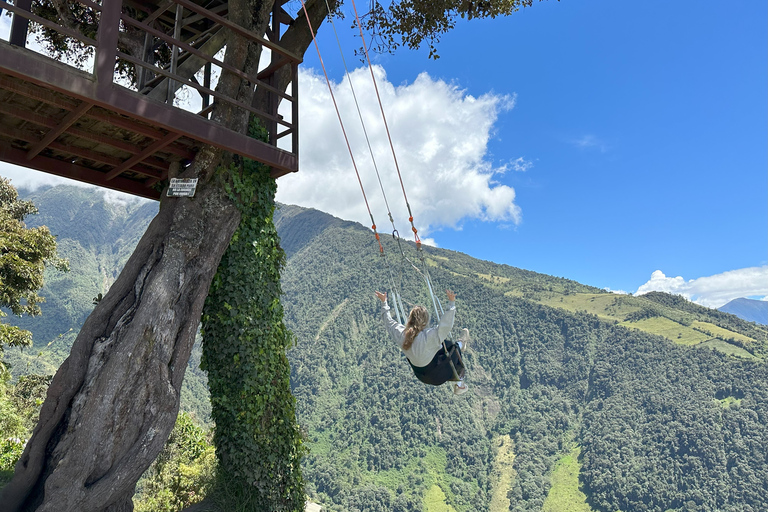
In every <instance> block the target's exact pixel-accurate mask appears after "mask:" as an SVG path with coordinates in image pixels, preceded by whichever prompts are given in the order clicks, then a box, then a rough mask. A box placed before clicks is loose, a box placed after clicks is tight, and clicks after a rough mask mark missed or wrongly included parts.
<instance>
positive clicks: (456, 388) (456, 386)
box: [453, 382, 469, 395]
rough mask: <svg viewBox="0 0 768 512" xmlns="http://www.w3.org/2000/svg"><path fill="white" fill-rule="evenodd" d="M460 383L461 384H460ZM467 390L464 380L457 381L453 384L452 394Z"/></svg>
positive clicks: (459, 393)
mask: <svg viewBox="0 0 768 512" xmlns="http://www.w3.org/2000/svg"><path fill="white" fill-rule="evenodd" d="M460 384H461V385H460ZM468 390H469V388H468V387H467V385H466V384H465V383H464V382H457V383H455V384H454V385H453V394H454V395H463V394H464V393H466V392H467V391H468Z"/></svg>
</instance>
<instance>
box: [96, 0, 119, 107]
mask: <svg viewBox="0 0 768 512" xmlns="http://www.w3.org/2000/svg"><path fill="white" fill-rule="evenodd" d="M122 11H123V1H122V0H110V1H109V2H103V3H102V6H101V20H100V22H99V34H98V37H97V43H98V47H97V48H96V82H97V83H98V88H97V92H96V94H97V95H98V96H103V95H107V94H108V93H109V90H110V88H111V87H112V80H113V79H114V76H115V59H116V58H117V36H118V33H119V31H120V13H122Z"/></svg>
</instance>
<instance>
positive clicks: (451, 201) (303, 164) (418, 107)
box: [278, 66, 531, 234]
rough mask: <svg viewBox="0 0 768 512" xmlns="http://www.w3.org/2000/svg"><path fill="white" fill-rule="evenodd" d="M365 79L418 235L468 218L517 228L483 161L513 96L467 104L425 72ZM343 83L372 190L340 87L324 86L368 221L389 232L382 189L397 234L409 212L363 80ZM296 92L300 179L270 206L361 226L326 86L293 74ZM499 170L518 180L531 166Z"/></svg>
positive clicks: (284, 185)
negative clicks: (400, 81) (404, 78)
mask: <svg viewBox="0 0 768 512" xmlns="http://www.w3.org/2000/svg"><path fill="white" fill-rule="evenodd" d="M374 72H375V74H376V79H377V82H378V86H379V92H380V94H381V99H382V103H383V105H384V111H385V113H386V116H387V124H388V126H389V129H390V133H391V136H392V143H393V145H394V148H395V151H396V155H397V163H398V167H399V169H400V171H401V173H402V177H403V184H404V185H405V191H406V194H407V197H408V203H409V204H410V206H411V211H412V213H413V216H414V222H415V224H416V227H417V228H418V229H419V233H425V234H426V233H430V232H432V231H434V230H436V229H439V228H441V227H460V226H461V223H462V222H463V221H465V220H468V219H479V220H482V221H490V222H511V223H514V224H518V223H519V222H520V221H521V211H520V208H519V207H518V205H517V204H515V190H514V189H513V188H512V187H510V186H508V185H504V184H502V183H499V179H500V177H501V176H502V175H503V173H504V172H505V171H506V170H507V167H508V166H506V165H501V164H499V165H497V164H495V163H494V162H492V161H491V160H490V158H489V156H488V143H489V141H490V139H491V138H492V137H493V127H494V123H495V122H496V120H497V118H498V116H499V114H500V113H502V112H504V111H508V110H509V109H511V108H513V106H514V102H515V97H514V95H498V94H491V93H488V94H484V95H482V96H480V97H474V96H470V95H468V94H466V92H465V91H462V90H461V89H459V88H458V87H457V86H456V85H455V84H449V83H446V82H444V81H442V80H436V79H433V78H431V77H430V76H429V75H428V74H426V73H422V74H421V75H419V76H418V77H417V78H416V80H415V81H413V82H412V83H408V84H404V85H400V86H395V85H393V84H392V83H391V82H389V81H387V77H386V73H385V71H384V69H383V68H381V67H380V66H374ZM351 79H352V83H353V84H354V87H355V93H356V95H357V98H358V102H359V105H360V111H361V115H362V117H363V120H364V121H365V125H366V130H367V132H368V137H369V140H370V143H371V149H372V153H373V157H374V159H375V162H376V166H377V167H378V170H379V173H380V176H381V187H380V185H379V182H378V180H377V178H376V173H375V170H374V165H373V160H372V158H371V152H369V150H368V145H367V144H366V141H365V138H364V135H363V130H362V128H361V124H360V119H359V116H358V113H357V110H356V108H355V103H354V99H353V97H352V94H351V92H350V89H349V84H348V83H347V81H346V79H345V80H344V81H342V82H341V83H333V84H332V87H333V90H334V95H335V97H336V102H337V103H338V105H339V109H340V111H341V116H342V119H343V121H344V126H345V129H346V131H347V136H348V137H349V141H350V146H351V147H352V151H353V154H354V158H355V162H356V164H357V168H358V170H359V172H360V176H361V180H362V183H363V186H364V188H365V193H366V195H367V198H368V202H369V204H370V206H371V211H372V213H373V215H374V220H376V222H377V223H378V225H379V226H380V227H381V226H386V227H389V221H388V219H387V208H386V205H385V203H384V199H383V195H382V191H381V188H383V189H384V193H385V194H386V197H387V201H388V203H389V206H390V209H391V211H392V213H393V215H394V218H395V222H396V227H397V228H398V230H399V231H400V232H409V231H410V223H409V222H408V209H407V207H406V204H405V200H404V196H403V192H402V190H401V184H400V181H399V180H398V176H397V171H396V168H395V163H394V158H393V156H392V151H391V149H390V144H389V140H388V137H387V133H386V131H385V128H384V124H383V122H382V118H381V113H380V110H379V106H378V103H377V101H376V92H375V90H374V87H373V84H372V82H371V77H370V73H369V71H368V69H367V68H360V69H357V70H355V71H353V72H352V73H351ZM300 87H301V94H300V97H301V102H302V103H301V109H300V111H301V114H300V116H301V117H300V125H301V147H300V162H299V172H298V173H297V174H292V175H289V176H284V177H282V178H280V180H279V183H278V200H279V201H281V202H283V203H289V204H298V205H300V206H307V207H313V208H317V209H319V210H322V211H325V212H328V213H331V214H333V215H336V216H338V217H341V218H344V219H349V220H355V221H358V222H362V223H363V224H365V225H370V223H371V219H370V216H369V215H368V212H367V210H366V208H365V202H364V200H363V196H362V193H361V190H360V185H359V184H358V180H357V177H356V175H355V171H354V168H353V165H352V162H351V159H350V155H349V152H348V150H347V146H346V144H345V142H344V137H343V135H342V131H341V128H340V126H339V122H338V119H337V117H336V112H335V111H334V109H333V104H332V102H331V98H330V94H329V93H328V86H327V85H326V83H325V79H324V78H323V77H322V75H317V74H316V73H314V72H313V71H312V70H309V71H307V72H304V73H303V74H302V75H301V79H300ZM515 164H516V165H517V168H516V167H515ZM508 165H509V166H510V167H511V168H514V169H515V170H521V171H522V170H526V169H528V168H530V166H531V163H530V162H528V161H526V160H524V159H522V158H520V159H518V160H517V161H515V162H513V163H512V164H511V165H510V164H508ZM390 229H391V227H390Z"/></svg>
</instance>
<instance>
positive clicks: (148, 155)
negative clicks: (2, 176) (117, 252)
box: [0, 0, 301, 199]
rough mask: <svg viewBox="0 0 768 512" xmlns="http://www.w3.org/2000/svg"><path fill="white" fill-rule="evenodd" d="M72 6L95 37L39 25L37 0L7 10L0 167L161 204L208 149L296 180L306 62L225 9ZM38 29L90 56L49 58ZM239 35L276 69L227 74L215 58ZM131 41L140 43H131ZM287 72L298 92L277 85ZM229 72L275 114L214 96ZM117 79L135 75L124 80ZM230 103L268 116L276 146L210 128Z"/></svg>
mask: <svg viewBox="0 0 768 512" xmlns="http://www.w3.org/2000/svg"><path fill="white" fill-rule="evenodd" d="M285 1H287V0H285ZM71 3H72V4H73V5H74V6H75V7H73V9H75V8H77V9H79V10H81V12H82V13H85V17H86V18H88V19H91V20H93V24H92V26H93V28H94V31H95V35H94V34H91V35H92V36H94V37H95V38H93V37H89V36H87V35H84V34H83V33H81V32H85V33H88V31H87V30H81V31H77V30H73V29H72V28H70V27H67V26H65V24H63V23H61V22H60V21H58V20H57V21H51V20H50V19H47V18H46V17H41V16H38V15H37V14H35V12H36V10H35V7H36V6H35V5H34V3H33V0H15V2H14V3H13V4H10V3H8V2H6V1H4V0H0V14H2V13H3V11H4V10H7V11H10V12H11V13H13V19H12V23H11V30H10V33H9V34H7V37H4V38H2V39H0V161H5V162H9V163H12V164H16V165H20V166H23V167H27V168H31V169H35V170H38V171H44V172H47V173H51V174H56V175H58V176H64V177H67V178H72V179H75V180H79V181H83V182H86V183H90V184H93V185H98V186H102V187H107V188H111V189H114V190H119V191H122V192H127V193H129V194H134V195H138V196H143V197H147V198H152V199H159V197H160V190H158V188H159V187H157V186H156V184H157V183H158V182H161V181H163V180H165V179H166V178H167V177H168V171H169V168H170V167H171V165H173V164H175V163H178V164H180V165H181V166H182V168H183V167H184V166H186V165H188V164H189V162H191V160H192V159H193V158H194V156H195V154H196V152H197V150H198V148H199V147H200V146H201V145H203V144H211V145H214V146H217V147H219V148H222V149H224V150H227V151H230V152H232V153H235V154H238V155H241V156H243V157H247V158H251V159H253V160H258V161H260V162H263V163H265V164H267V165H269V166H270V167H271V169H272V171H271V172H272V175H273V176H274V177H279V176H282V175H283V174H286V173H289V172H295V171H297V170H298V134H299V132H298V83H297V82H298V80H297V78H298V64H299V63H300V62H301V58H300V57H298V56H296V55H292V54H290V53H289V52H287V51H285V50H283V49H282V48H281V47H280V46H278V45H277V44H276V43H274V42H272V41H270V40H268V39H264V38H262V37H260V35H258V34H254V33H252V32H250V31H248V30H245V29H243V28H241V27H239V26H238V25H235V24H234V23H232V22H230V21H229V20H228V19H227V2H226V0H101V1H91V0H72V2H71ZM282 3H284V1H283V2H276V6H275V12H273V16H272V27H271V30H270V38H271V39H273V40H274V41H278V40H279V37H280V23H281V22H283V23H289V22H290V21H292V20H291V18H290V16H288V15H287V14H286V13H285V11H284V10H283V9H282V7H281V4H282ZM49 17H50V16H49ZM41 30H46V31H49V33H55V34H58V35H59V36H61V37H64V38H66V39H67V41H69V42H79V43H77V44H81V46H82V47H83V48H86V49H88V50H89V51H90V52H92V53H91V55H92V58H89V59H86V60H85V61H84V62H79V63H77V62H76V63H74V64H70V63H66V62H61V61H60V60H57V59H54V58H52V57H50V56H47V55H45V54H44V53H43V52H42V51H41V50H40V48H39V45H36V44H35V43H34V41H35V36H34V35H33V33H38V34H39V33H40V31H41ZM232 32H236V33H237V34H239V35H241V36H244V37H247V38H249V39H250V40H251V41H254V42H257V43H259V44H261V45H263V47H264V49H265V50H267V49H268V50H269V51H270V55H271V57H270V58H271V60H270V61H269V62H267V63H265V64H264V65H262V66H261V67H260V69H259V70H258V71H257V72H256V73H255V74H253V75H248V74H245V73H243V72H242V71H239V70H236V69H234V68H229V67H228V66H227V65H226V64H224V63H223V62H222V60H223V57H222V56H216V54H217V53H220V50H221V49H222V48H223V47H224V45H225V44H226V40H227V37H228V35H229V34H231V33H232ZM127 36H130V41H134V42H136V41H138V44H134V45H133V46H132V47H131V46H130V45H126V41H125V40H126V39H127ZM129 47H131V48H133V51H131V50H130V49H129ZM284 66H288V67H289V68H290V72H291V77H292V79H291V86H290V94H288V93H287V92H283V91H281V90H278V89H276V88H275V87H273V86H272V84H273V83H275V82H274V80H275V72H276V71H278V70H279V69H281V68H282V67H284ZM224 69H226V70H228V71H231V72H234V73H236V74H238V75H240V76H241V77H242V78H245V79H246V80H248V81H249V82H250V83H251V84H255V85H256V86H258V87H260V88H261V89H262V90H266V91H267V101H266V104H268V105H269V107H268V108H267V110H266V111H265V110H263V109H262V110H260V109H258V108H255V107H254V106H252V105H246V104H244V103H241V102H238V101H237V100H236V99H234V98H229V97H226V96H224V95H222V94H220V93H218V92H216V91H215V83H214V82H215V81H216V78H217V74H220V73H221V72H222V71H223V70H224ZM120 70H123V71H125V70H129V71H130V72H131V76H130V77H129V78H126V77H125V76H123V77H122V78H121V77H120V73H119V72H118V71H120ZM123 75H125V73H123ZM282 101H285V102H287V104H289V105H290V119H288V120H286V119H284V117H283V116H282V115H280V114H278V106H279V105H280V103H281V102H282ZM221 103H229V104H232V105H234V106H236V107H237V108H240V109H243V111H249V112H251V113H253V114H255V115H256V116H258V117H259V118H261V119H262V121H263V122H264V124H265V126H266V127H267V130H268V132H269V139H270V140H269V143H265V142H261V141H258V140H255V139H253V138H250V137H247V136H246V135H243V134H241V133H236V132H234V131H232V130H230V129H227V128H225V127H224V126H222V125H220V124H218V123H216V122H215V121H213V120H212V119H211V117H212V116H211V113H212V110H213V108H214V107H215V106H216V105H217V104H221ZM287 111H288V109H287V108H283V109H281V112H287ZM286 117H287V115H286ZM279 142H281V144H280V145H281V146H287V147H288V149H281V148H279V147H278V143H279Z"/></svg>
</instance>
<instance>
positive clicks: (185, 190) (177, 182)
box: [168, 178, 197, 197]
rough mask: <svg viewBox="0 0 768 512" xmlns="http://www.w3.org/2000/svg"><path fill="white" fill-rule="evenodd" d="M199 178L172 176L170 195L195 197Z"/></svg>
mask: <svg viewBox="0 0 768 512" xmlns="http://www.w3.org/2000/svg"><path fill="white" fill-rule="evenodd" d="M195 189H197V178H171V186H170V187H168V197H195Z"/></svg>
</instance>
